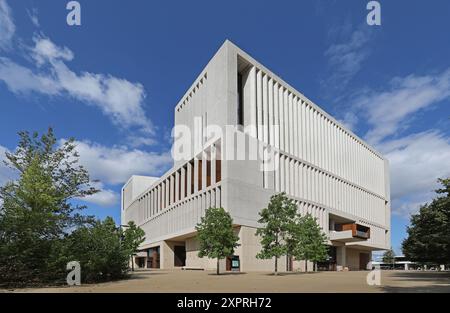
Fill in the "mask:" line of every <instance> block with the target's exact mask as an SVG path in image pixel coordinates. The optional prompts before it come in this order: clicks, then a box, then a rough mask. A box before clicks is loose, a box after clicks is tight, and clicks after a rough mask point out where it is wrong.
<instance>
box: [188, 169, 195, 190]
mask: <svg viewBox="0 0 450 313" xmlns="http://www.w3.org/2000/svg"><path fill="white" fill-rule="evenodd" d="M189 166H190V167H191V195H192V194H193V193H194V192H195V190H194V161H191V162H189Z"/></svg>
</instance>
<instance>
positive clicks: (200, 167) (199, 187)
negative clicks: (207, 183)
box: [197, 160, 203, 191]
mask: <svg viewBox="0 0 450 313" xmlns="http://www.w3.org/2000/svg"><path fill="white" fill-rule="evenodd" d="M202 169H203V164H202V160H198V180H197V183H198V186H197V187H198V191H200V190H202V188H203V186H202V178H203V177H202Z"/></svg>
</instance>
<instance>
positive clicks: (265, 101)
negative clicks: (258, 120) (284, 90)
mask: <svg viewBox="0 0 450 313" xmlns="http://www.w3.org/2000/svg"><path fill="white" fill-rule="evenodd" d="M267 83H268V82H267V75H264V76H263V80H262V95H263V96H262V100H263V141H264V142H265V143H269V140H268V139H269V103H268V99H267V98H268V97H267V93H268V90H267Z"/></svg>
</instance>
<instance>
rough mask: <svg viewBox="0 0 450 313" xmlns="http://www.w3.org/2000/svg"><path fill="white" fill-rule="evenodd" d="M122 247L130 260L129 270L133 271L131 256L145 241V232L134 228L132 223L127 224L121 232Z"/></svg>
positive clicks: (136, 227) (134, 225)
mask: <svg viewBox="0 0 450 313" xmlns="http://www.w3.org/2000/svg"><path fill="white" fill-rule="evenodd" d="M122 238H123V240H122V245H123V248H124V249H126V251H127V253H128V256H129V258H130V259H131V269H132V270H133V271H134V261H133V255H134V254H135V253H136V252H137V250H138V248H139V246H140V245H141V243H143V242H144V240H145V232H144V231H143V230H142V229H141V228H139V227H138V226H136V224H135V223H134V222H133V221H130V222H128V225H127V227H126V229H125V231H124V232H123V236H122Z"/></svg>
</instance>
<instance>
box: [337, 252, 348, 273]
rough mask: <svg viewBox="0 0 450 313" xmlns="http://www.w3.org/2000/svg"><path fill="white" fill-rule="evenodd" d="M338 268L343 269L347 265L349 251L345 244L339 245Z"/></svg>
mask: <svg viewBox="0 0 450 313" xmlns="http://www.w3.org/2000/svg"><path fill="white" fill-rule="evenodd" d="M336 259H337V260H336V262H337V270H338V271H343V270H345V269H346V267H347V251H346V247H345V246H341V247H337V250H336Z"/></svg>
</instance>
